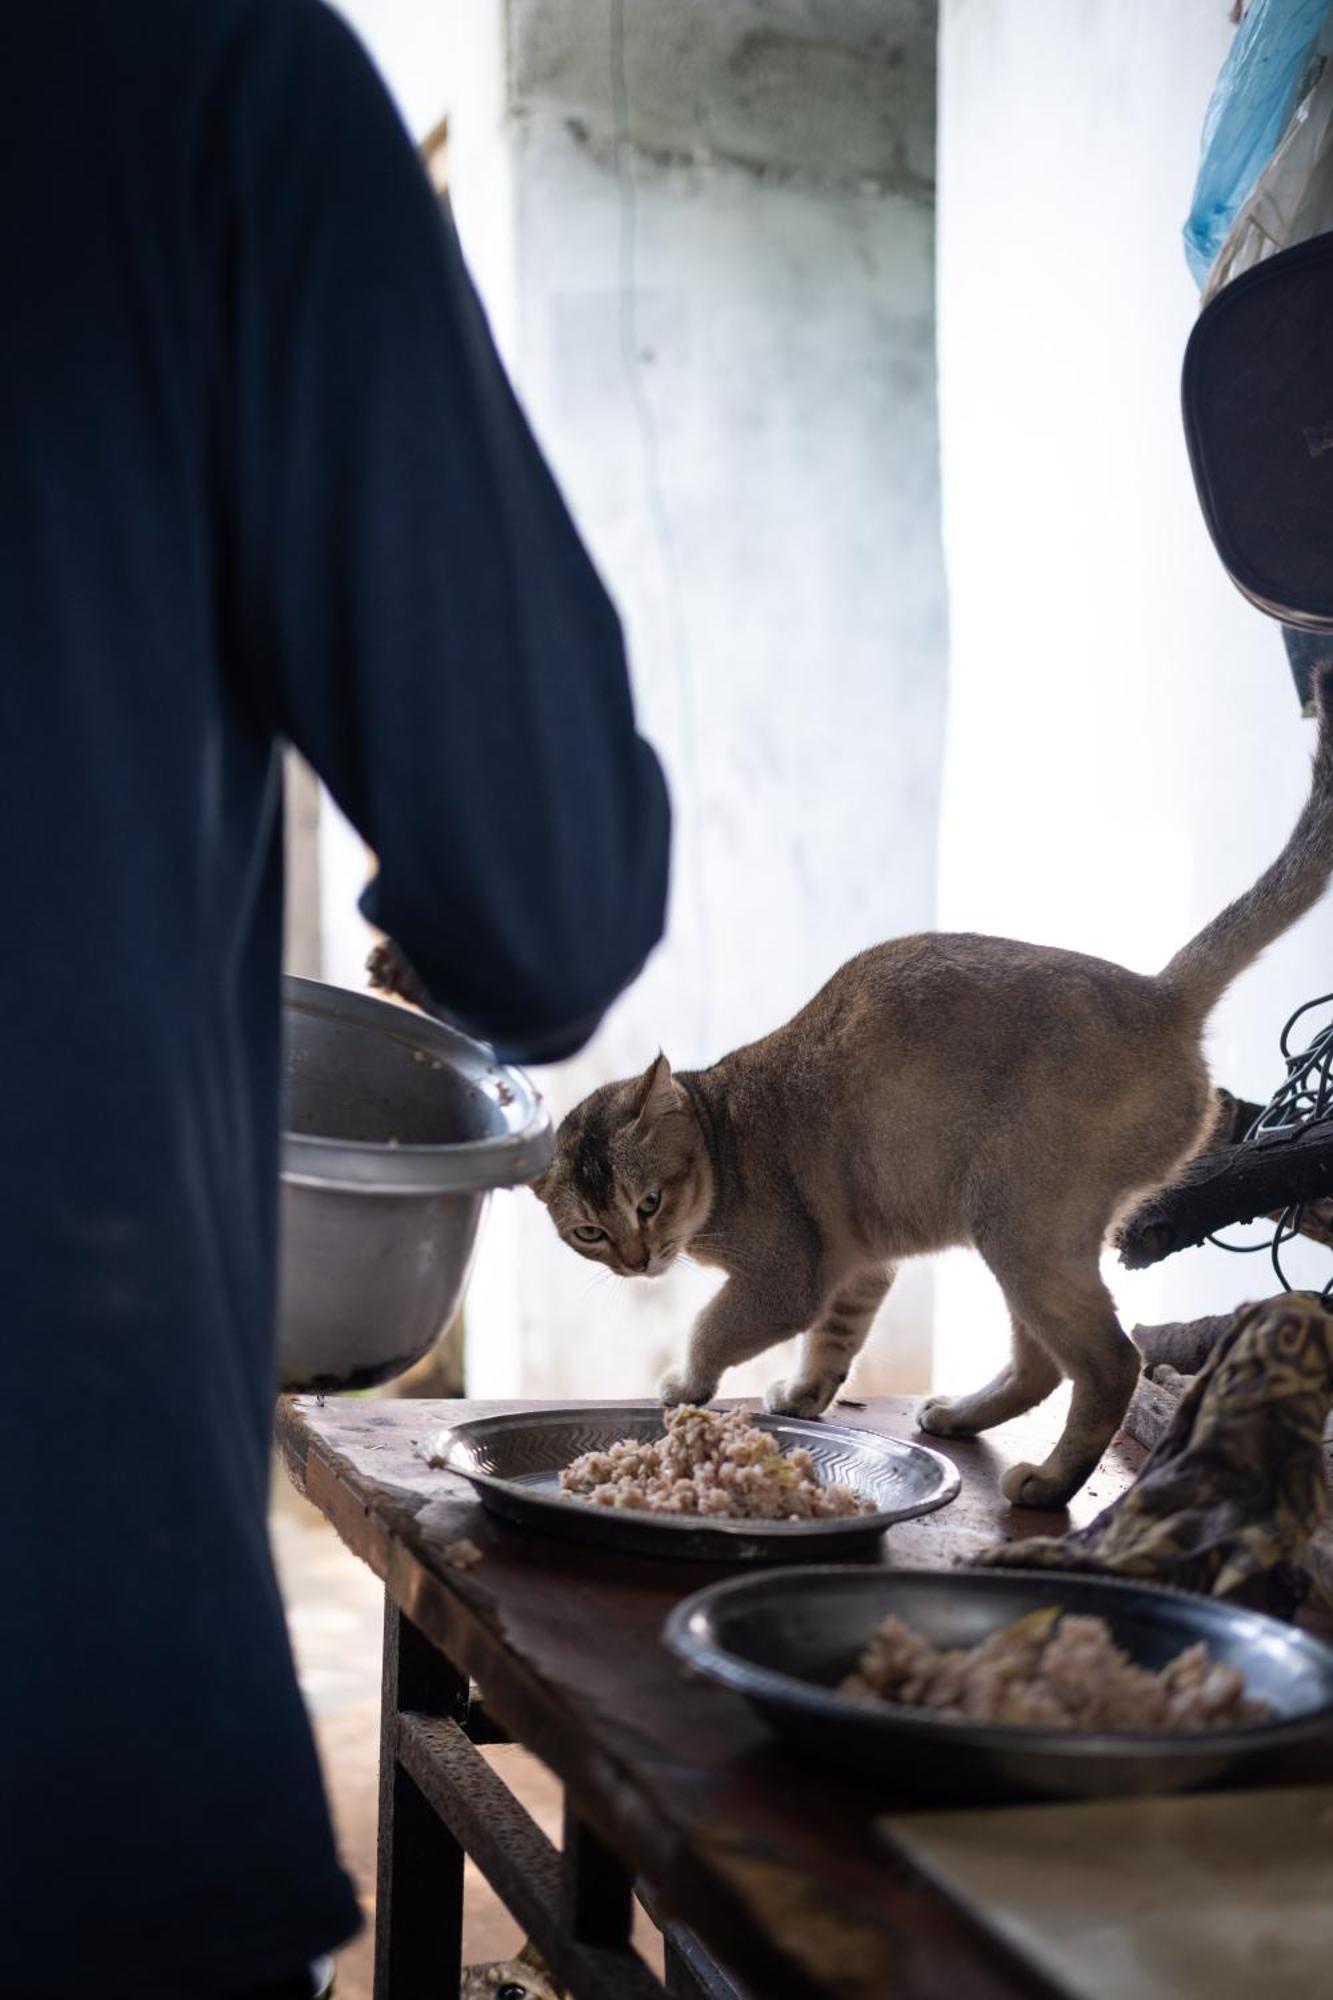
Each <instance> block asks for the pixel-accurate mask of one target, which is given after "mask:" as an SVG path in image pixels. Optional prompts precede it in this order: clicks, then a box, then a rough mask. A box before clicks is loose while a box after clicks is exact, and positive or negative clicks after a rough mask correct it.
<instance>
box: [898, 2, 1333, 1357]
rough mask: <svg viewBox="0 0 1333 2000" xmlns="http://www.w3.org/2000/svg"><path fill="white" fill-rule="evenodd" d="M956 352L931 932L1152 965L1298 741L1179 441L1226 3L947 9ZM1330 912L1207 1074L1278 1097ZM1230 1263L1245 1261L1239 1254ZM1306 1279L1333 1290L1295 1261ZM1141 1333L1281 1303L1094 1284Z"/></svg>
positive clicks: (1282, 678)
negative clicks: (1196, 236) (943, 750)
mask: <svg viewBox="0 0 1333 2000" xmlns="http://www.w3.org/2000/svg"><path fill="white" fill-rule="evenodd" d="M941 12H942V21H941V51H940V59H941V105H940V185H939V231H940V233H939V336H940V383H941V407H942V452H943V491H944V531H945V544H946V557H947V567H948V577H949V593H950V595H949V603H950V621H951V629H952V658H951V684H950V703H949V718H948V756H947V775H946V783H945V794H944V813H943V825H942V836H941V843H942V844H941V895H940V907H941V914H940V922H941V924H942V925H944V926H945V927H948V928H954V929H976V930H989V931H995V932H999V933H1001V934H1009V935H1014V936H1021V937H1027V938H1032V939H1036V940H1041V941H1044V942H1052V943H1060V944H1064V945H1068V946H1072V947H1074V948H1076V949H1080V950H1085V951H1091V952H1096V953H1099V954H1101V955H1102V956H1105V957H1109V958H1115V959H1119V960H1121V961H1122V962H1123V963H1125V964H1127V965H1130V966H1134V967H1136V968H1138V969H1141V970H1145V971H1147V970H1152V969H1155V968H1156V967H1157V966H1159V965H1161V964H1162V963H1163V962H1164V961H1165V960H1166V959H1167V958H1168V957H1169V956H1170V955H1171V953H1172V952H1173V951H1174V950H1175V949H1176V947H1177V946H1178V945H1179V944H1181V943H1182V942H1183V941H1184V940H1185V939H1186V938H1187V937H1188V936H1189V935H1190V934H1191V933H1192V932H1193V931H1194V930H1196V929H1197V928H1199V926H1200V925H1201V924H1203V923H1204V922H1205V921H1206V920H1207V919H1208V918H1209V917H1210V916H1212V915H1213V914H1214V913H1215V912H1216V911H1217V910H1218V909H1219V908H1220V907H1221V906H1222V904H1223V903H1225V902H1226V901H1228V900H1229V899H1230V897H1231V896H1233V895H1234V894H1236V893H1237V892H1238V891H1239V890H1241V889H1242V888H1244V887H1245V886H1247V884H1248V883H1249V882H1250V881H1251V880H1252V879H1253V878H1254V876H1255V875H1256V874H1258V872H1259V871H1260V869H1261V868H1262V867H1264V866H1265V865H1266V864H1267V863H1268V862H1269V860H1271V859H1272V857H1273V856H1274V854H1275V853H1276V852H1277V850H1278V848H1279V847H1280V846H1281V844H1282V842H1283V840H1284V839H1285V838H1286V835H1287V832H1288V830H1289V828H1290V825H1291V822H1292V820H1293V819H1294V817H1295V814H1296V811H1297V809H1298V805H1299V801H1300V799H1301V797H1302V794H1303V791H1304V787H1305V782H1306V775H1307V765H1308V756H1309V751H1310V748H1311V733H1312V725H1311V724H1309V723H1303V722H1302V721H1301V720H1300V718H1299V715H1298V711H1297V705H1296V700H1295V696H1294V694H1293V691H1292V687H1291V682H1290V678H1289V675H1288V672H1287V667H1286V662H1285V656H1284V653H1283V649H1282V644H1281V638H1280V634H1279V630H1278V628H1277V626H1276V625H1274V624H1272V623H1271V622H1270V621H1269V620H1267V619H1266V618H1264V617H1263V616H1261V614H1260V613H1258V612H1256V611H1253V610H1251V609H1250V608H1249V606H1247V605H1246V604H1245V603H1244V602H1243V600H1242V599H1241V598H1240V596H1239V595H1238V593H1237V592H1236V591H1235V590H1234V589H1233V588H1232V586H1231V584H1230V583H1229V582H1228V580H1227V578H1226V576H1225V574H1224V573H1223V571H1222V569H1221V567H1220V565H1219V563H1218V561H1217V558H1216V556H1215V555H1214V552H1213V549H1212V546H1211V543H1210V542H1209V540H1208V537H1207V534H1206V532H1205V530H1204V526H1203V521H1202V518H1201V516H1200V513H1199V509H1198V506H1197V503H1196V501H1195V498H1194V491H1193V486H1192V482H1191V479H1190V473H1189V467H1188V464H1187V460H1186V454H1185V446H1184V439H1183V433H1182V429H1181V421H1180V415H1179V401H1178V398H1179V372H1180V362H1181V355H1182V350H1183V348H1184V344H1185V340H1186V337H1187V335H1188V333H1189V330H1190V326H1191V324H1192V322H1193V319H1194V316H1195V311H1196V303H1197V301H1196V293H1195V290H1194V287H1193V284H1192V282H1191V280H1190V277H1189V274H1188V272H1187V270H1186V266H1185V261H1184V257H1183V254H1182V251H1181V247H1180V224H1181V222H1182V220H1183V217H1184V215H1185V213H1186V210H1187V207H1188V204H1189V196H1190V190H1191V187H1192V183H1193V178H1194V171H1195V165H1196V160H1197V153H1198V138H1199V129H1200V124H1201V121H1202V116H1203V110H1204V106H1205V104H1206V102H1207V99H1208V96H1209V93H1210V91H1211V88H1212V85H1213V81H1214V79H1215V77H1216V74H1217V70H1218V68H1219V66H1220V64H1221V62H1222V60H1223V57H1224V56H1225V54H1226V51H1227V48H1228V46H1229V39H1230V36H1231V33H1232V30H1231V28H1230V27H1229V25H1228V21H1227V12H1228V10H1227V8H1226V7H1225V6H1224V5H1222V4H1220V0H1174V4H1173V5H1171V6H1162V5H1161V4H1160V0H1079V4H1078V5H1076V6H1073V5H1070V4H1069V0H944V4H943V6H942V10H941ZM1329 946H1330V914H1329V910H1328V908H1327V906H1325V907H1324V908H1323V909H1321V910H1319V911H1316V912H1315V913H1313V914H1312V915H1311V916H1310V917H1308V918H1307V919H1306V920H1305V922H1304V923H1303V924H1302V925H1301V926H1300V928H1299V929H1298V930H1297V931H1295V932H1293V933H1292V934H1291V935H1289V936H1288V937H1287V938H1286V939H1284V940H1283V941H1282V942H1281V943H1280V944H1279V945H1277V946H1276V947H1275V948H1274V949H1273V950H1272V952H1271V953H1270V954H1269V955H1268V957H1267V959H1266V960H1265V961H1264V962H1263V963H1262V964H1261V965H1260V966H1259V967H1258V968H1257V969H1255V970H1253V971H1252V972H1250V973H1248V974H1247V975H1246V976H1245V977H1244V978H1243V980H1242V981H1241V983H1240V984H1239V985H1238V986H1237V987H1236V988H1235V989H1233V991H1232V993H1231V994H1230V995H1229V996H1228V998H1227V999H1226V1001H1225V1002H1224V1003H1223V1005H1222V1007H1221V1008H1220V1010H1219V1012H1218V1014H1217V1017H1216V1022H1215V1028H1214V1032H1213V1035H1212V1050H1213V1056H1214V1063H1215V1071H1216V1074H1217V1075H1218V1077H1219V1079H1221V1080H1223V1081H1225V1082H1226V1083H1227V1084H1229V1085H1230V1086H1231V1087H1232V1088H1233V1089H1236V1090H1239V1091H1241V1092H1242V1093H1244V1094H1246V1095H1250V1096H1253V1097H1257V1098H1266V1097H1267V1096H1268V1095H1269V1094H1270V1092H1271V1090H1272V1089H1273V1088H1274V1086H1275V1085H1276V1083H1277V1082H1278V1081H1279V1080H1280V1074H1279V1069H1278V1063H1277V1054H1276V1046H1275V1043H1276V1036H1277V1033H1278V1030H1279V1029H1280V1027H1281V1025H1282V1022H1283V1021H1284V1020H1285V1018H1286V1015H1287V1014H1288V1012H1289V1011H1290V1009H1291V1008H1292V1007H1293V1006H1294V1005H1295V1004H1296V1003H1297V1002H1298V1001H1300V1000H1302V999H1304V998H1307V997H1311V996H1313V995H1314V994H1316V993H1319V992H1323V991H1325V990H1327V988H1328V987H1329V986H1330V985H1333V979H1330V977H1329V970H1330V949H1329ZM1242 1233H1243V1232H1242ZM1289 1264H1290V1268H1291V1270H1292V1271H1293V1272H1294V1273H1295V1274H1296V1277H1297V1281H1298V1282H1299V1281H1300V1277H1301V1273H1302V1272H1306V1273H1309V1274H1313V1272H1315V1271H1318V1272H1319V1273H1320V1281H1321V1282H1322V1279H1323V1277H1324V1276H1326V1275H1327V1258H1326V1256H1325V1257H1322V1258H1321V1256H1320V1254H1319V1253H1318V1252H1316V1251H1313V1250H1310V1249H1307V1247H1306V1246H1301V1247H1300V1248H1298V1249H1296V1250H1294V1251H1292V1252H1291V1253H1290V1258H1289ZM1107 1276H1108V1281H1109V1282H1110V1283H1111V1284H1112V1288H1113V1290H1114V1291H1115V1293H1116V1295H1117V1298H1118V1300H1119V1302H1120V1305H1121V1308H1122V1313H1123V1316H1124V1318H1125V1320H1126V1323H1127V1324H1132V1323H1133V1322H1134V1321H1136V1320H1143V1321H1148V1322H1150V1321H1154V1320H1162V1319H1175V1318H1184V1317H1189V1316H1192V1315H1194V1314H1197V1313H1203V1312H1211V1311H1221V1310H1225V1309H1226V1308H1228V1307H1230V1306H1231V1305H1233V1304H1234V1303H1236V1302H1238V1301H1239V1300H1240V1299H1242V1298H1245V1297H1248V1296H1263V1295H1264V1294H1265V1293H1267V1292H1269V1291H1271V1290H1272V1289H1273V1280H1272V1274H1271V1272H1270V1271H1269V1269H1268V1267H1267V1265H1266V1263H1265V1262H1264V1261H1263V1260H1262V1259H1257V1258H1256V1259H1238V1258H1232V1257H1228V1256H1226V1255H1225V1254H1224V1253H1223V1252H1221V1251H1219V1250H1212V1249H1203V1250H1198V1251H1190V1252H1186V1253H1183V1254H1182V1255H1181V1256H1178V1257H1177V1258H1174V1259H1172V1260H1171V1261H1170V1262H1169V1263H1167V1264H1166V1265H1164V1266H1163V1267H1161V1269H1160V1270H1159V1271H1156V1272H1151V1273H1144V1274H1133V1275H1131V1274H1128V1273H1125V1272H1123V1271H1121V1270H1120V1269H1119V1267H1118V1265H1115V1264H1113V1263H1112V1264H1108V1269H1107ZM1003 1329H1004V1320H1003V1314H1002V1311H1001V1309H1000V1306H999V1301H998V1295H997V1294H995V1292H994V1289H993V1287H992V1286H991V1284H990V1281H989V1279H988V1278H987V1277H986V1275H985V1273H984V1272H982V1271H981V1269H980V1266H979V1264H978V1263H977V1261H976V1260H975V1259H973V1258H970V1257H968V1258H964V1257H962V1256H961V1255H960V1256H959V1257H958V1258H956V1259H950V1260H947V1261H946V1264H945V1266H944V1268H943V1269H942V1271H941V1273H940V1283H939V1291H938V1309H937V1326H936V1370H935V1372H936V1379H937V1382H938V1383H939V1384H940V1385H941V1386H943V1387H946V1388H955V1387H971V1386H974V1384H975V1383H976V1382H978V1381H980V1380H981V1379H982V1377H983V1376H984V1375H985V1374H986V1373H988V1372H989V1367H990V1362H991V1360H992V1359H993V1358H994V1350H995V1348H996V1347H997V1345H1000V1344H1002V1342H1003V1339H1004V1337H1005V1335H1004V1331H1003Z"/></svg>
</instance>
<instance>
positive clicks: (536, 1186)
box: [528, 1167, 551, 1201]
mask: <svg viewBox="0 0 1333 2000" xmlns="http://www.w3.org/2000/svg"><path fill="white" fill-rule="evenodd" d="M528 1186H529V1187H530V1188H531V1189H532V1192H533V1193H534V1194H535V1195H536V1197H537V1199H538V1201H545V1199H546V1196H547V1193H548V1192H549V1190H550V1186H551V1169H550V1168H549V1167H548V1168H547V1169H546V1172H545V1173H544V1174H538V1176H537V1178H536V1180H535V1181H529V1182H528Z"/></svg>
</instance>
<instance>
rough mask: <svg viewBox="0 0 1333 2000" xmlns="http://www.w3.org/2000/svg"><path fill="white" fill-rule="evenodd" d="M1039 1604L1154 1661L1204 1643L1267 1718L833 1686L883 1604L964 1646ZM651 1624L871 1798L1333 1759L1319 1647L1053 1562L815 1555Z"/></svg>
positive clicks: (1148, 1785) (1265, 1768) (1287, 1630)
mask: <svg viewBox="0 0 1333 2000" xmlns="http://www.w3.org/2000/svg"><path fill="white" fill-rule="evenodd" d="M1051 1604H1058V1605H1060V1606H1062V1607H1063V1608H1064V1609H1065V1610H1066V1611H1069V1612H1076V1613H1079V1614H1080V1615H1090V1616H1092V1617H1096V1618H1104V1619H1105V1620H1106V1622H1107V1624H1108V1625H1109V1626H1110V1628H1111V1636H1112V1638H1113V1639H1114V1640H1115V1642H1116V1644H1117V1645H1118V1646H1122V1647H1123V1648H1124V1650H1125V1652H1126V1653H1128V1655H1129V1657H1130V1658H1131V1659H1132V1660H1134V1661H1135V1662H1137V1663H1138V1664H1139V1665H1140V1666H1145V1667H1151V1668H1154V1669H1156V1668H1160V1667H1163V1666H1165V1665H1166V1663H1167V1661H1168V1660H1169V1659H1171V1658H1173V1657H1174V1655H1175V1654H1177V1653H1179V1652H1181V1651H1182V1650H1183V1649H1184V1648H1185V1647H1186V1646H1192V1645H1194V1644H1195V1643H1196V1641H1199V1640H1202V1641H1203V1643H1204V1645H1205V1646H1206V1647H1207V1649H1208V1652H1209V1654H1210V1656H1211V1657H1212V1658H1213V1659H1215V1660H1228V1661H1231V1662H1233V1663H1234V1664H1235V1665H1236V1666H1238V1667H1240V1668H1241V1669H1242V1671H1243V1672H1244V1675H1245V1679H1246V1684H1247V1686H1248V1689H1249V1692H1250V1693H1251V1694H1253V1695H1258V1696H1259V1697H1260V1698H1261V1699H1262V1700H1263V1701H1266V1702H1267V1703H1268V1704H1269V1707H1270V1708H1271V1710H1272V1715H1271V1718H1270V1719H1269V1720H1268V1721H1266V1722H1258V1723H1250V1724H1247V1725H1246V1726H1244V1727H1237V1728H1228V1729H1210V1730H1199V1731H1193V1732H1190V1733H1181V1734H1179V1735H1131V1734H1128V1733H1126V1734H1123V1735H1109V1734H1108V1735H1102V1736H1093V1735H1082V1734H1078V1733H1075V1732H1071V1731H1064V1730H1057V1729H1041V1728H1031V1727H1017V1726H1014V1725H1012V1724H1001V1723H980V1722H969V1721H967V1720H964V1719H963V1718H961V1717H956V1716H941V1715H936V1714H933V1713H932V1712H931V1711H930V1710H929V1709H923V1708H909V1707H901V1706H899V1705H897V1704H895V1703H892V1702H875V1703H869V1702H862V1701H856V1700H854V1699H852V1698H851V1697H850V1696H848V1695H843V1694H839V1693H838V1683H839V1681H840V1680H841V1679H842V1677H843V1675H844V1674H846V1673H848V1672H850V1670H851V1669H852V1668H853V1667H854V1666H855V1664H856V1661H857V1658H858V1656H859V1655H860V1653H861V1650H862V1648H863V1647H864V1645H865V1642H866V1640H867V1638H868V1637H869V1635H870V1632H871V1630H872V1628H873V1627H874V1626H875V1625H877V1624H878V1623H879V1622H880V1620H881V1619H883V1618H887V1617H888V1616H889V1615H890V1613H892V1614H893V1615H894V1616H895V1617H898V1618H901V1619H902V1620H903V1622H904V1623H905V1624H907V1625H910V1626H912V1627H913V1629H914V1630H915V1631H918V1632H921V1633H924V1635H925V1637H926V1638H927V1639H929V1640H931V1641H932V1642H933V1643H934V1644H935V1645H937V1646H940V1647H950V1646H974V1645H976V1644H977V1643H978V1641H980V1640H982V1639H984V1638H986V1637H987V1636H988V1635H989V1634H990V1633H991V1632H995V1631H998V1630H999V1629H1000V1628H1001V1627H1002V1626H1005V1625H1009V1624H1012V1623H1013V1621H1014V1620H1015V1619H1016V1618H1021V1617H1022V1616H1023V1615H1024V1614H1025V1613H1026V1612H1029V1611H1036V1610H1040V1609H1042V1608H1043V1607H1045V1606H1047V1605H1051ZM664 1637H665V1639H666V1643H667V1645H668V1646H669V1647H670V1648H671V1649H672V1651H673V1652H674V1653H675V1654H676V1655H677V1656H678V1657H679V1658H680V1659H682V1660H683V1661H685V1662H686V1664H687V1665H688V1666H689V1667H691V1668H692V1669H693V1670H694V1671H695V1672H696V1673H700V1674H704V1675H706V1676H707V1677H708V1678H709V1679H711V1680H716V1681H720V1682H721V1683H722V1685H723V1686H724V1687H728V1688H731V1689H733V1690H734V1691H735V1692H736V1693H737V1694H741V1695H744V1696H745V1698H746V1699H747V1700H748V1701H749V1702H751V1703H752V1705H753V1706H754V1707H755V1708H756V1709H757V1710H758V1711H759V1713H760V1714H761V1715H762V1716H763V1717H764V1718H765V1720H766V1721H767V1722H768V1723H769V1724H770V1725H771V1726H772V1728H773V1729H775V1730H776V1731H777V1733H778V1734H779V1735H780V1736H782V1737H783V1738H784V1739H785V1740H786V1741H788V1742H789V1743H790V1744H791V1745H792V1747H793V1748H794V1749H796V1750H798V1751H799V1752H801V1753H803V1754H805V1755H809V1756H814V1757H815V1758H816V1759H817V1760H818V1761H819V1763H820V1764H821V1765H822V1766H827V1765H831V1764H839V1765H842V1766H843V1767H844V1768H845V1769H848V1770H850V1771H851V1772H853V1774H854V1775H856V1776H858V1777H860V1778H863V1779H867V1780H870V1781H872V1782H877V1783H878V1784H879V1785H880V1787H881V1788H882V1790H883V1792H884V1795H885V1797H886V1798H893V1799H900V1800H905V1801H912V1802H926V1801H929V1802H931V1803H938V1804H953V1803H958V1802H967V1803H981V1802H987V1801H996V1800H1010V1799H1025V1798H1107V1797H1113V1796H1115V1795H1117V1794H1125V1793H1136V1792H1173V1791H1183V1790H1186V1789H1188V1788H1190V1787H1193V1786H1197V1785H1217V1784H1256V1783H1257V1784H1277V1783H1280V1782H1282V1781H1283V1780H1284V1779H1287V1780H1289V1779H1291V1778H1293V1777H1296V1778H1300V1779H1302V1780H1303V1781H1305V1782H1307V1783H1313V1782H1319V1781H1323V1780H1326V1779H1327V1778H1328V1777H1329V1775H1330V1774H1333V1650H1330V1648H1329V1647H1327V1646H1325V1645H1323V1644H1322V1643H1321V1642H1320V1641H1319V1640H1317V1639H1313V1638H1311V1637H1310V1635H1309V1634H1308V1633H1305V1632H1300V1631H1297V1630H1296V1628H1295V1627H1294V1626H1291V1625H1284V1624H1282V1623H1281V1622H1280V1621H1279V1620H1278V1619H1276V1618H1267V1617H1264V1616H1262V1615H1261V1614H1260V1613H1259V1612H1257V1611H1244V1610H1241V1609H1240V1607H1239V1606H1237V1605H1234V1604H1227V1603H1224V1602H1221V1601H1219V1600H1218V1599H1217V1598H1215V1597H1190V1596H1186V1595H1185V1593H1184V1592H1182V1591H1175V1590H1160V1589H1156V1588H1153V1587H1152V1586H1150V1585H1147V1584H1140V1583H1130V1582H1126V1581H1122V1580H1120V1579H1118V1578H1113V1577H1094V1576H1085V1575H1070V1574H1067V1573H1063V1572H1058V1571H1055V1570H898V1571H894V1570H888V1569H851V1568H833V1567H823V1566H820V1567H810V1568H805V1569H791V1570H779V1571H769V1572H765V1573H762V1574H760V1575H755V1576H746V1577H739V1578H732V1579H731V1580H729V1581H728V1582H725V1583H716V1584H713V1585H711V1586H710V1587H709V1588H708V1589H706V1590H701V1591H698V1592H696V1593H695V1595H694V1596H693V1597H689V1598H686V1599H685V1601H684V1602H683V1603H682V1604H678V1605H677V1606H676V1609H675V1610H674V1611H673V1612H672V1614H671V1616H670V1618H669V1619H668V1620H667V1624H666V1630H665V1634H664Z"/></svg>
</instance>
